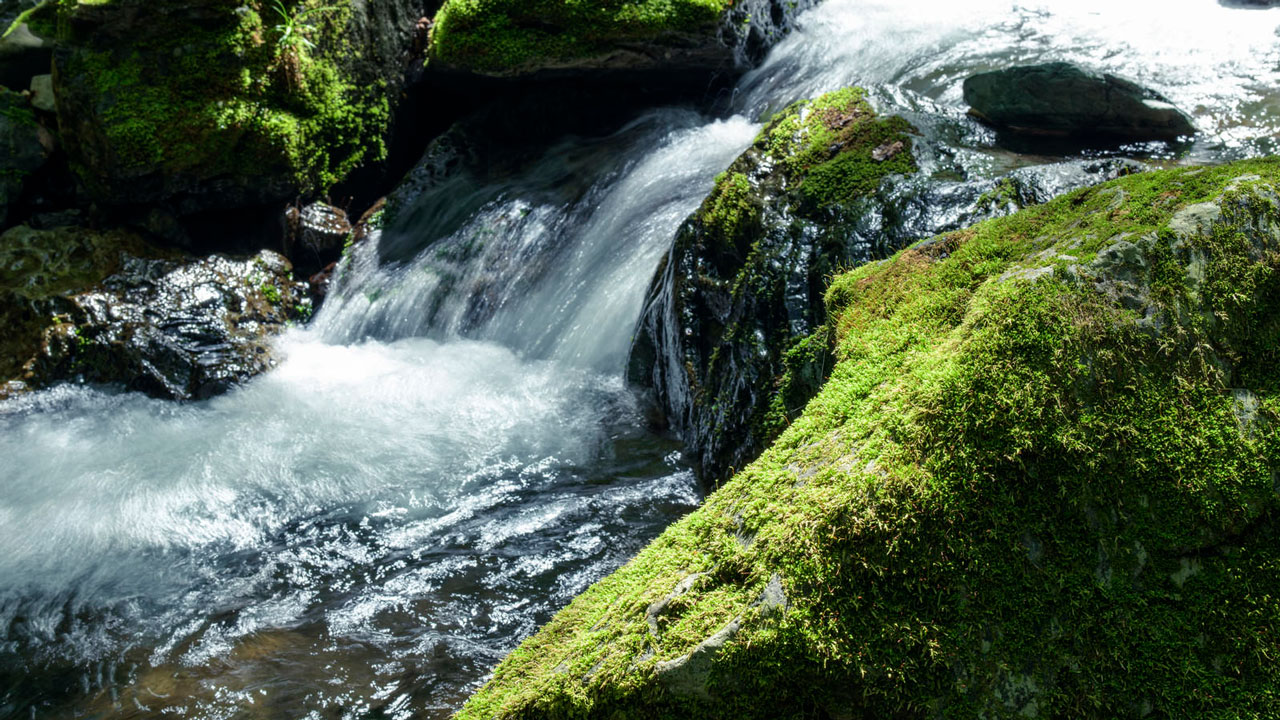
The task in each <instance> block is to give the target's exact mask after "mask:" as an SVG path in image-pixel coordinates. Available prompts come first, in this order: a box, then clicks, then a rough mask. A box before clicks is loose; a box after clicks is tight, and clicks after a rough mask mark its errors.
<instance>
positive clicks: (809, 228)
mask: <svg viewBox="0 0 1280 720" xmlns="http://www.w3.org/2000/svg"><path fill="white" fill-rule="evenodd" d="M910 131H911V127H910V125H908V124H907V122H906V121H905V120H902V119H901V118H880V117H877V116H876V114H875V112H874V111H873V110H872V109H871V107H870V105H868V104H867V102H866V100H865V97H864V94H863V92H862V91H861V90H858V89H848V90H842V91H838V92H836V93H831V94H829V95H825V96H823V97H821V98H818V99H816V100H814V101H812V102H806V103H798V104H796V105H794V106H792V107H791V108H789V109H788V110H787V111H785V112H783V113H780V114H779V115H778V116H777V117H775V118H774V119H773V120H772V121H770V123H769V124H768V125H767V126H766V127H765V128H764V130H763V131H762V132H761V133H760V135H759V137H758V138H757V140H756V142H755V144H754V145H752V147H751V148H750V149H748V150H747V151H746V153H744V154H743V155H742V156H741V157H740V158H738V160H736V161H735V162H734V163H733V165H731V166H730V167H729V169H728V171H727V172H725V173H723V174H722V175H721V176H720V177H719V178H718V179H717V182H716V187H715V189H714V190H713V191H712V194H711V196H710V197H708V198H707V200H706V201H705V202H704V203H703V204H702V207H701V208H700V209H699V210H698V211H697V212H696V213H694V215H693V216H692V217H691V218H689V219H688V220H687V221H686V222H685V223H684V225H682V226H681V228H680V230H679V232H678V233H677V236H676V241H675V245H674V246H673V249H672V251H671V253H670V255H669V256H668V257H667V258H666V260H665V261H664V263H663V265H662V266H661V267H660V268H659V271H658V273H657V275H656V276H655V278H654V281H653V283H652V285H651V286H650V290H649V295H648V299H647V301H646V306H645V311H644V314H643V316H642V317H641V320H640V324H639V327H638V328H637V330H636V333H635V340H634V342H633V345H632V349H631V357H630V359H629V361H628V379H629V381H630V382H631V383H633V384H635V385H637V386H639V387H646V388H650V389H652V390H653V392H654V394H655V396H656V400H657V403H658V405H659V406H661V407H662V408H664V409H665V411H666V412H667V419H668V422H669V424H670V425H671V427H672V428H673V429H674V430H675V431H676V432H677V433H678V434H679V435H680V437H681V438H682V439H683V440H684V441H685V442H686V444H688V445H689V446H690V448H691V449H692V450H693V451H695V453H696V456H697V458H698V460H699V462H700V465H701V468H702V472H703V475H704V477H706V478H708V479H713V478H719V477H721V476H723V475H724V474H725V473H726V472H727V471H728V470H730V469H731V468H733V467H735V466H737V467H740V466H741V465H743V464H745V463H746V462H747V461H748V460H750V459H751V458H753V457H754V456H755V455H756V454H757V453H758V452H759V451H760V450H761V449H762V448H763V447H764V445H765V444H766V443H767V442H768V440H770V439H772V437H774V436H775V435H776V434H777V433H778V432H779V431H780V430H781V429H782V428H784V427H785V426H786V424H787V422H788V421H789V418H792V417H795V414H796V413H798V412H799V410H800V409H801V408H803V406H804V403H805V401H807V400H808V398H809V397H811V396H812V394H813V392H815V391H816V390H817V388H818V387H820V386H821V383H822V380H823V379H824V377H825V371H826V370H827V369H829V367H830V361H829V349H828V347H827V341H826V335H825V334H823V335H821V336H820V337H816V338H812V339H807V338H808V336H810V335H811V334H812V333H815V332H816V331H817V330H818V328H819V327H820V326H821V325H822V324H823V322H825V319H826V315H825V311H824V307H823V302H822V295H823V291H824V285H825V281H826V278H827V277H829V276H830V274H831V273H832V272H834V271H835V269H836V268H837V267H839V266H840V265H841V264H842V263H846V262H850V261H851V260H853V259H855V258H858V259H865V257H866V256H868V254H869V252H870V250H869V248H867V247H865V246H863V245H862V244H860V243H859V242H858V240H859V239H860V238H858V237H857V236H856V234H855V233H853V232H850V230H851V225H852V224H853V223H856V222H857V220H858V219H859V218H860V217H861V216H862V215H863V213H864V209H865V201H866V199H867V198H868V197H869V196H872V195H874V194H875V193H876V192H877V190H878V188H879V187H880V185H881V182H882V181H883V180H884V179H885V178H888V177H890V176H892V175H895V174H896V175H905V174H910V173H912V172H914V171H915V163H914V159H913V156H912V154H911V152H910V148H911V143H912V140H911V137H910V135H909V133H910ZM894 144H900V147H902V148H903V150H902V151H900V152H898V153H895V154H894V156H893V157H892V158H889V157H882V158H880V159H877V158H876V155H875V154H876V153H877V151H880V150H881V149H882V148H884V147H887V146H892V145H894ZM881 154H882V155H883V153H881Z"/></svg>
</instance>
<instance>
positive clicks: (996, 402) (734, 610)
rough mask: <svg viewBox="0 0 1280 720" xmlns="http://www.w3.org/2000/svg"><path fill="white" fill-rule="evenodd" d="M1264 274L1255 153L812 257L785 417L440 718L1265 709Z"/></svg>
mask: <svg viewBox="0 0 1280 720" xmlns="http://www.w3.org/2000/svg"><path fill="white" fill-rule="evenodd" d="M1278 270H1280V162H1277V161H1275V160H1263V161H1249V162H1243V163H1237V164H1234V165H1229V166H1224V167H1218V168H1195V169H1175V170H1166V171H1157V172H1151V173H1144V174H1140V175H1136V176H1131V177H1127V178H1122V179H1120V180H1116V181H1113V182H1111V183H1108V184H1106V185H1103V186H1099V187H1094V188H1087V189H1083V190H1079V191H1076V192H1073V193H1070V194H1068V195H1066V196H1063V197H1060V198H1058V199H1056V200H1054V201H1052V202H1049V203H1048V204H1045V205H1043V206H1038V207H1033V208H1030V209H1026V210H1023V211H1021V212H1019V213H1017V214H1015V215H1012V216H1009V217H1005V218H1000V219H995V220H991V221H987V222H984V223H981V224H979V225H976V226H974V227H973V228H971V229H968V230H964V231H958V232H953V233H949V234H946V235H943V236H940V237H937V238H935V239H932V240H929V241H926V242H923V243H920V244H918V245H916V246H913V247H911V248H908V249H906V250H904V251H902V252H899V253H898V254H896V255H895V256H894V257H892V258H890V259H887V260H884V261H880V262H875V263H870V264H867V265H864V266H862V267H859V268H857V269H855V270H853V271H851V272H848V273H846V274H843V275H840V276H839V277H837V278H836V279H835V281H834V282H833V283H832V285H831V287H830V289H829V290H828V292H827V296H826V299H827V304H828V311H829V313H830V316H831V318H832V323H831V324H832V327H833V328H834V331H835V333H836V336H837V350H836V356H837V358H838V363H837V365H836V367H835V370H834V372H833V374H832V377H831V379H830V380H829V381H828V382H827V384H826V385H825V387H824V388H823V390H822V392H821V393H820V394H819V395H818V396H817V397H816V398H815V399H814V400H813V401H812V402H811V403H810V404H809V406H808V407H807V408H806V410H805V412H804V415H803V416H802V417H801V418H800V419H799V420H797V421H796V422H795V423H793V424H792V425H791V426H790V427H789V428H788V429H787V431H786V432H784V434H783V435H782V436H781V438H780V439H779V440H778V441H777V442H776V443H775V444H774V445H773V446H772V447H771V448H770V449H769V450H767V451H766V452H765V453H764V455H762V456H761V457H760V459H759V460H757V461H756V462H755V463H753V464H752V465H750V466H749V467H747V468H746V469H745V470H744V471H742V472H741V473H739V474H738V475H737V476H736V477H735V478H734V479H733V480H732V481H730V482H729V483H727V484H726V485H724V486H723V487H721V488H720V489H719V490H717V491H716V492H715V493H714V494H712V495H711V496H710V497H709V498H708V499H707V501H706V503H705V504H704V506H703V507H702V508H701V509H699V510H698V511H696V512H694V513H693V514H691V515H689V516H688V517H686V518H685V519H684V520H682V521H680V522H678V523H677V524H676V525H674V526H672V527H671V528H669V529H668V530H667V531H666V532H665V533H664V534H663V535H662V536H661V537H659V538H658V539H657V540H656V541H654V542H653V543H652V544H651V545H650V546H649V547H648V548H646V549H645V550H643V551H642V552H641V553H640V554H639V555H638V556H637V557H636V558H635V559H633V560H632V561H631V562H630V563H628V564H627V565H626V566H624V567H623V568H622V569H620V570H618V571H617V572H615V573H614V574H613V575H611V576H610V577H608V578H606V579H605V580H603V581H601V582H599V583H597V584H596V585H595V586H593V587H592V588H590V589H589V590H588V591H586V592H585V593H583V594H582V595H581V596H579V597H578V598H577V599H576V600H574V601H573V602H572V603H571V604H570V605H569V606H568V607H567V608H565V609H564V610H562V611H561V612H560V613H559V614H558V615H557V616H556V617H555V618H554V619H553V620H552V621H551V622H550V623H549V624H548V625H547V626H546V627H544V628H543V629H542V630H541V631H540V632H539V633H538V634H537V635H535V636H534V637H532V638H530V639H529V640H528V641H526V642H525V643H524V644H523V645H522V646H521V647H520V648H518V649H517V650H516V651H514V652H513V653H512V654H511V655H510V656H509V657H508V658H507V659H506V660H505V661H504V662H503V663H502V664H501V665H500V666H499V667H498V668H497V670H496V671H495V673H494V675H493V678H492V679H491V680H490V682H489V683H488V684H487V685H486V686H485V687H484V688H482V689H481V690H480V691H479V692H478V693H477V694H476V695H475V696H474V697H472V698H471V700H470V701H469V702H468V704H467V705H466V706H465V707H464V708H463V710H462V711H461V713H460V714H459V718H460V719H461V720H471V718H568V717H574V718H607V717H651V718H666V717H669V718H677V717H707V718H734V719H735V720H738V719H742V718H780V717H795V718H799V717H824V716H825V717H832V718H841V717H843V718H852V717H921V716H943V717H956V718H978V717H1033V718H1034V717H1042V718H1049V717H1116V716H1131V715H1132V716H1144V715H1150V714H1153V713H1154V714H1155V715H1157V716H1194V717H1220V718H1239V717H1256V718H1262V717H1274V716H1275V715H1276V714H1277V712H1280V694H1277V692H1276V688H1277V687H1280V664H1277V663H1276V662H1274V657H1275V652H1276V647H1277V638H1276V636H1275V629H1276V628H1277V627H1280V603H1277V602H1276V598H1277V597H1278V596H1280V549H1278V548H1280V544H1278V541H1280V527H1278V526H1277V522H1276V519H1277V481H1276V468H1277V467H1280V415H1278V412H1280V404H1278V403H1280V363H1277V359H1278V358H1277V353H1278V352H1280V350H1277V348H1280V324H1278V323H1277V322H1276V318H1277V317H1280V305H1278V304H1280V272H1278Z"/></svg>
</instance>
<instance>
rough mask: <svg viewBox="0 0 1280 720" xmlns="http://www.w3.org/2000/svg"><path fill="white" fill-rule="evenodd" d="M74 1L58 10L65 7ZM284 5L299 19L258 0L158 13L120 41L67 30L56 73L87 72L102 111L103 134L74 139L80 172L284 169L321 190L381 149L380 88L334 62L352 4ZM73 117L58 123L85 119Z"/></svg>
mask: <svg viewBox="0 0 1280 720" xmlns="http://www.w3.org/2000/svg"><path fill="white" fill-rule="evenodd" d="M83 4H84V3H80V5H83ZM118 4H120V5H126V4H134V5H147V3H126V2H119V3H118ZM78 7H79V6H78V5H66V6H65V10H64V12H65V13H67V14H68V17H72V16H74V14H75V13H76V12H77V10H78ZM281 7H283V11H284V12H286V13H291V14H292V15H291V17H294V18H297V20H296V22H294V23H293V24H291V25H290V24H287V23H285V22H282V21H281V18H279V17H278V16H277V14H276V13H277V12H278V11H277V10H276V9H274V8H272V7H269V6H268V5H267V4H266V3H265V2H261V1H258V2H249V3H246V4H244V5H243V6H241V7H240V8H230V7H228V8H227V9H226V11H225V15H223V16H222V17H221V18H220V19H217V20H212V21H205V22H202V23H199V24H197V23H194V22H185V21H180V20H173V19H171V18H169V17H167V16H165V15H163V14H161V13H158V12H157V13H156V15H157V17H156V18H155V22H156V23H157V27H156V28H155V29H154V31H149V32H147V33H145V34H143V35H140V36H137V37H134V38H132V39H131V40H130V42H127V43H120V42H118V41H111V40H107V39H99V38H96V37H95V36H94V35H92V34H88V35H85V36H82V37H64V38H63V40H64V41H65V42H67V43H69V44H71V45H73V46H76V47H77V48H79V49H78V51H77V52H74V53H70V54H68V55H67V56H66V58H65V59H63V60H62V61H60V66H59V73H60V75H61V76H62V77H64V78H69V79H70V80H68V82H75V83H91V84H92V87H91V88H88V89H87V90H86V91H81V93H80V94H82V95H88V96H89V97H92V98H94V101H95V102H96V103H97V107H96V110H97V112H98V113H99V116H98V117H96V118H95V121H96V122H97V123H98V124H99V125H100V127H99V128H97V129H96V134H100V137H99V138H95V137H92V135H94V134H95V133H86V132H83V131H82V132H80V133H79V135H81V136H82V137H79V138H77V139H78V140H79V143H80V145H81V148H82V154H83V155H85V156H86V158H87V160H88V162H87V163H86V164H87V165H88V169H89V172H88V173H87V174H86V180H87V181H89V182H90V183H91V184H96V183H98V182H100V179H99V177H96V176H95V173H96V175H97V176H101V175H102V174H103V173H102V172H101V170H102V169H104V168H109V169H110V170H111V171H113V172H116V173H119V174H121V175H124V176H125V177H128V176H131V175H139V174H145V173H151V172H159V173H161V174H164V175H175V174H183V173H195V174H199V175H201V176H202V177H212V176H218V175H226V174H234V175H248V176H254V175H265V176H276V175H280V174H282V173H283V174H286V175H288V176H291V177H292V179H293V181H294V182H295V183H296V184H297V186H298V187H299V188H301V189H302V190H303V191H304V192H306V191H321V190H324V189H326V188H328V187H329V186H331V185H332V184H334V183H335V182H337V181H338V180H339V179H341V178H342V177H343V176H345V175H346V174H347V173H348V172H350V171H351V170H352V169H354V168H355V167H356V166H357V165H359V164H360V163H362V162H364V161H366V160H370V159H373V160H376V159H381V158H382V157H383V155H384V154H385V147H384V145H383V137H382V134H383V131H384V130H385V127H386V125H387V122H388V120H389V114H390V111H389V107H388V101H387V98H386V93H385V92H384V88H381V87H376V86H374V87H357V86H355V85H354V84H353V82H352V79H351V78H349V77H346V76H344V74H343V72H342V69H341V68H342V63H343V61H344V58H347V57H349V55H350V53H354V52H357V51H358V49H356V48H352V47H350V44H349V42H347V41H346V33H347V32H348V30H347V28H346V24H347V22H348V20H349V19H350V17H351V8H350V3H349V2H345V1H344V2H337V3H333V2H330V1H329V0H324V1H323V2H322V1H321V0H301V1H300V2H290V3H287V4H286V5H284V6H281ZM124 11H125V10H123V9H122V10H121V12H124ZM96 12H99V13H101V12H105V11H104V10H97V11H96ZM138 12H143V13H146V12H148V10H147V9H145V8H144V9H141V10H138ZM153 12H154V11H153ZM264 18H265V19H264ZM68 32H70V31H68ZM64 34H65V33H64ZM81 120H82V118H80V117H76V118H69V122H68V123H67V124H68V126H70V127H83V126H82V125H78V123H80V122H81ZM94 145H100V147H94Z"/></svg>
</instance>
